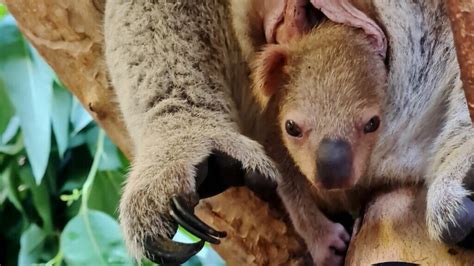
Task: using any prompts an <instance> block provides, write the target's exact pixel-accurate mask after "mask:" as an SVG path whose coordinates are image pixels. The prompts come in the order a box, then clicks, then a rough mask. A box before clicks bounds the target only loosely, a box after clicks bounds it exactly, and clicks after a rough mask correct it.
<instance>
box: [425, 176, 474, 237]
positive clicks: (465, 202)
mask: <svg viewBox="0 0 474 266" xmlns="http://www.w3.org/2000/svg"><path fill="white" fill-rule="evenodd" d="M453 174H459V172H457V171H453V172H451V175H453ZM463 175H466V174H465V173H464V174H463ZM473 179H474V171H473V169H472V168H471V170H469V171H468V173H467V175H466V176H465V178H464V179H463V178H456V177H454V176H449V175H448V176H446V177H444V178H443V179H442V180H446V182H438V183H435V184H433V185H432V186H431V187H430V188H429V190H428V199H427V212H426V218H427V225H428V232H429V234H430V236H431V237H432V238H433V239H437V240H441V241H443V242H444V243H446V244H448V245H461V246H465V244H466V243H465V242H466V239H471V238H472V235H473V233H474V201H473V200H472V193H471V192H470V191H469V190H467V189H466V188H465V186H466V185H468V187H469V188H470V189H472V188H473V187H470V185H469V184H468V183H470V182H467V183H466V182H465V183H464V184H460V183H458V182H456V180H465V181H466V180H473ZM435 182H436V181H435ZM471 191H472V190H471ZM470 246H472V243H470Z"/></svg>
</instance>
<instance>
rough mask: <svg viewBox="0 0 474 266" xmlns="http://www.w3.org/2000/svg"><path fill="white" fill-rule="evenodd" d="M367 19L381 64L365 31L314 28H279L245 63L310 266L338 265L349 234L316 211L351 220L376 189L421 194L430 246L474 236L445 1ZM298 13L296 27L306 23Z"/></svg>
mask: <svg viewBox="0 0 474 266" xmlns="http://www.w3.org/2000/svg"><path fill="white" fill-rule="evenodd" d="M312 2H313V1H312ZM322 2H324V1H322ZM335 2H343V3H345V4H346V5H350V4H349V3H348V2H346V1H334V2H333V3H335ZM354 3H357V1H354ZM335 5H337V4H335ZM367 6H369V5H365V7H367ZM359 7H361V8H363V7H364V6H363V5H359ZM354 8H355V7H354ZM370 8H371V9H370V10H365V11H366V12H367V13H370V14H375V15H374V17H373V18H372V20H373V21H377V24H379V25H381V27H383V28H384V29H385V34H386V36H387V39H388V40H389V41H388V58H386V59H385V58H384V55H385V53H384V52H380V51H381V50H380V49H378V47H380V46H379V45H377V44H378V43H379V44H380V43H382V44H383V41H382V42H374V41H373V40H371V36H369V35H368V33H367V30H365V29H364V28H363V27H362V29H364V31H362V30H360V29H357V28H356V27H354V24H350V23H345V25H337V24H335V23H334V22H331V21H327V20H324V19H323V20H320V21H319V22H318V23H317V24H318V26H317V27H316V28H314V29H313V30H311V31H308V30H307V29H305V28H304V27H302V28H300V29H299V31H298V30H297V31H296V32H299V34H296V35H295V34H284V31H288V29H285V28H284V27H285V23H281V24H280V26H277V28H276V29H275V30H274V31H276V32H277V35H276V36H277V37H276V40H273V44H269V45H267V46H265V47H264V49H263V51H261V52H259V53H257V54H256V55H255V57H254V58H252V56H250V59H249V61H251V62H252V65H253V69H252V75H253V81H254V85H253V88H254V93H255V96H256V98H257V100H258V102H259V103H260V106H261V107H262V109H263V111H264V114H263V115H264V116H266V117H268V121H273V123H274V125H275V126H274V127H273V128H269V130H268V131H267V132H266V135H265V136H264V137H263V139H264V140H263V142H264V146H265V147H266V148H267V150H268V152H269V154H270V156H271V157H272V158H273V159H274V160H275V161H276V162H277V163H278V164H279V166H280V170H281V174H282V176H281V180H279V185H278V191H279V193H280V195H281V197H282V200H283V202H284V204H285V206H286V208H287V211H288V212H289V214H290V217H291V219H292V221H293V223H294V226H295V229H296V230H297V231H298V232H299V233H300V234H301V236H302V237H303V238H304V239H305V241H306V243H307V245H308V248H309V250H310V253H311V255H312V257H313V260H314V262H315V263H316V264H317V265H340V264H342V263H343V258H344V252H345V250H346V248H347V243H348V241H349V235H348V233H347V232H346V231H345V229H344V228H343V227H342V226H341V225H340V224H335V223H334V222H332V221H330V220H328V219H327V218H326V217H325V215H324V214H323V212H321V211H320V210H319V209H318V208H317V207H316V206H319V207H320V208H321V209H322V210H325V211H326V212H331V211H338V210H341V209H345V210H356V209H357V208H358V207H359V206H358V203H360V197H361V195H362V194H364V192H365V191H367V190H370V188H373V187H375V186H380V185H382V186H383V185H392V184H407V183H424V184H426V186H427V189H428V194H427V206H426V222H427V228H428V230H429V234H430V236H431V237H432V238H433V239H435V240H442V241H444V242H445V243H447V244H457V243H460V242H461V241H462V240H464V239H465V238H466V237H467V236H468V235H469V234H470V233H471V232H472V229H473V227H474V202H473V201H472V199H471V196H472V189H474V182H473V179H474V171H473V162H474V161H473V160H474V130H473V128H472V125H471V121H470V118H469V113H468V110H467V105H466V101H465V97H464V94H463V90H462V84H461V82H460V77H459V69H458V66H457V62H456V54H455V48H454V44H453V40H452V36H451V31H450V26H449V20H448V17H447V14H446V7H445V5H444V1H441V0H424V1H416V3H415V2H414V1H373V3H372V5H370ZM321 10H322V11H323V13H324V10H323V9H321ZM345 10H350V8H346V9H345ZM349 13H350V12H349ZM302 14H303V15H302V17H301V18H299V22H298V23H299V25H305V23H301V20H302V19H303V20H306V22H307V23H310V21H314V20H311V19H309V18H308V14H311V13H308V12H306V13H302ZM339 15H340V16H336V17H339V18H340V17H343V16H348V15H350V14H348V13H347V12H346V13H344V12H342V13H339ZM328 18H331V16H329V15H328ZM289 20H290V21H289V22H288V21H287V22H286V23H289V24H291V25H298V23H297V22H293V23H292V21H291V20H293V17H291V16H289ZM336 22H338V21H336ZM359 25H360V24H359ZM278 27H283V29H278ZM296 27H298V26H296ZM247 29H251V27H250V26H249V27H248V28H247ZM292 30H293V31H295V30H294V29H292ZM278 31H283V32H278ZM378 33H379V32H378V31H377V32H376V35H377V34H378ZM278 34H283V35H281V36H290V37H289V38H288V37H285V38H282V39H281V40H280V41H279V40H278ZM247 36H251V35H247ZM376 38H378V40H383V39H384V38H383V37H382V36H378V37H377V36H376ZM267 40H268V39H267ZM270 43H272V41H270ZM242 47H243V48H245V47H246V46H245V42H244V43H243V45H242ZM252 52H253V51H251V52H249V53H248V54H250V55H251V54H252ZM385 63H386V64H385ZM295 165H296V167H295Z"/></svg>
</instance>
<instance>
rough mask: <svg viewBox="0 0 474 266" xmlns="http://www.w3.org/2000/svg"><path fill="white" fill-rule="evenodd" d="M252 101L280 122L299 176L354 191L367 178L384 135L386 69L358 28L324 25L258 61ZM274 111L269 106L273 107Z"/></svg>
mask: <svg viewBox="0 0 474 266" xmlns="http://www.w3.org/2000/svg"><path fill="white" fill-rule="evenodd" d="M252 75H253V83H254V84H253V90H254V94H255V96H256V98H257V100H258V102H259V103H260V105H261V107H262V108H263V109H269V108H271V109H272V110H270V111H271V112H273V110H274V112H275V115H277V116H278V119H277V120H278V123H279V124H278V126H279V128H280V132H281V137H282V140H283V143H284V145H285V147H286V148H287V149H288V151H289V154H290V155H291V157H292V158H293V160H294V161H295V163H296V164H297V165H298V167H299V169H300V170H301V172H302V173H303V174H304V175H305V176H306V178H307V179H308V180H309V181H310V182H311V183H312V184H314V185H316V186H317V187H320V188H325V189H337V188H349V187H351V186H353V185H355V184H356V183H357V181H358V180H359V178H360V177H361V176H362V175H364V174H365V171H366V169H367V165H368V162H369V159H370V154H371V151H372V148H373V147H374V145H375V143H376V141H377V136H378V134H379V132H380V128H381V126H382V124H383V118H382V107H383V98H384V86H385V84H386V68H385V65H384V63H383V58H382V57H380V56H379V55H378V54H377V53H376V52H375V51H374V50H373V48H372V46H371V45H370V42H369V40H368V39H367V37H366V36H365V34H364V33H363V32H362V31H360V30H357V29H354V28H351V27H348V26H344V25H337V24H334V23H332V22H329V21H328V22H324V23H323V24H321V25H320V26H319V27H317V28H316V29H314V30H313V31H312V32H311V33H309V34H308V35H306V36H304V37H302V38H300V39H298V40H294V41H293V42H290V43H288V44H285V45H278V44H277V45H269V46H267V47H266V48H265V49H264V50H263V51H262V52H261V53H260V54H259V55H258V57H257V58H256V60H255V62H254V65H253V70H252ZM271 106H272V107H271Z"/></svg>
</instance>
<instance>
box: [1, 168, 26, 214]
mask: <svg viewBox="0 0 474 266" xmlns="http://www.w3.org/2000/svg"><path fill="white" fill-rule="evenodd" d="M13 163H14V162H13V161H12V162H11V163H10V164H8V165H7V167H5V169H3V171H2V172H1V173H0V176H1V178H2V180H3V183H4V184H5V185H6V187H7V189H8V193H7V197H8V200H9V201H10V202H11V203H12V204H13V206H15V208H16V209H17V210H18V211H20V212H21V213H22V214H25V210H24V209H23V205H22V204H21V199H20V194H19V192H18V186H19V184H18V178H15V177H16V173H14V172H13V169H15V168H14V167H13Z"/></svg>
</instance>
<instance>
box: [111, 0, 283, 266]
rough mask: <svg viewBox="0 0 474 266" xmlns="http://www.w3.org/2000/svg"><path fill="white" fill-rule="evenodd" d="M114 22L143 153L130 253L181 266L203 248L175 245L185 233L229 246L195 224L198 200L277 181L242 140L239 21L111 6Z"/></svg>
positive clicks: (140, 4)
mask: <svg viewBox="0 0 474 266" xmlns="http://www.w3.org/2000/svg"><path fill="white" fill-rule="evenodd" d="M105 13H106V14H105V52H106V60H107V66H108V69H109V71H110V75H111V79H112V83H113V85H114V88H115V89H116V93H117V96H118V101H119V104H120V108H121V110H122V113H123V116H124V120H125V123H126V125H127V128H128V130H129V132H130V135H131V138H132V140H133V144H134V162H133V167H132V170H131V172H130V176H129V178H128V181H127V184H126V185H125V189H124V193H123V195H122V199H121V203H120V222H121V226H122V229H123V232H124V235H125V239H126V243H127V245H128V247H129V249H130V250H131V252H132V253H133V255H134V256H135V257H136V258H137V259H139V258H141V257H142V256H146V257H148V258H150V259H151V260H153V261H155V262H158V263H181V262H184V261H186V260H187V259H188V258H189V257H190V256H192V255H194V254H195V253H196V252H197V251H198V250H199V249H200V248H201V247H202V245H203V241H200V242H198V243H195V244H194V245H185V244H180V243H175V242H172V241H171V240H169V239H170V238H171V237H172V236H173V235H174V233H175V232H176V228H177V223H180V224H181V225H183V226H184V227H187V228H188V229H189V230H190V231H192V232H193V233H194V234H195V235H196V236H198V237H200V238H201V239H203V240H205V241H210V242H213V243H218V242H219V241H218V239H217V238H216V237H222V236H224V234H223V233H222V232H217V231H215V230H213V229H212V228H209V227H208V226H206V225H205V224H204V223H201V222H200V221H199V220H196V217H194V216H193V214H192V208H193V207H194V206H195V205H196V204H197V202H198V200H199V196H211V195H215V194H217V193H219V192H221V191H223V190H224V189H225V188H227V187H228V186H232V185H241V184H243V183H244V181H243V180H242V179H243V178H244V177H247V176H255V173H257V176H261V175H263V176H265V177H268V178H275V177H276V171H275V170H274V169H275V168H274V166H273V164H272V162H271V160H269V159H268V158H267V157H266V155H265V153H264V151H263V149H262V147H261V146H260V145H258V144H257V143H256V142H254V141H253V140H250V139H248V138H246V137H244V136H243V135H241V134H240V133H239V131H240V129H239V126H238V124H237V121H236V120H237V119H236V118H235V117H237V115H236V113H237V111H236V108H235V104H234V102H233V99H232V97H231V91H230V90H231V86H235V85H236V82H238V81H236V80H234V79H235V76H234V75H235V74H234V73H235V72H234V71H232V69H230V68H231V67H235V66H236V65H238V64H237V63H238V62H237V63H236V62H233V60H235V58H237V56H235V53H237V51H236V50H234V49H232V48H233V47H234V45H233V43H235V38H234V36H233V33H232V31H231V26H230V18H229V17H228V16H229V15H228V14H229V13H230V12H229V11H228V7H227V3H225V1H217V0H211V1H205V2H202V3H199V4H198V3H197V2H195V1H187V0H184V1H166V0H134V1H125V0H110V1H107V4H106V11H105ZM188 209H190V210H191V211H190V212H188V211H187V210H188Z"/></svg>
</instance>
